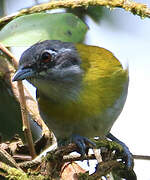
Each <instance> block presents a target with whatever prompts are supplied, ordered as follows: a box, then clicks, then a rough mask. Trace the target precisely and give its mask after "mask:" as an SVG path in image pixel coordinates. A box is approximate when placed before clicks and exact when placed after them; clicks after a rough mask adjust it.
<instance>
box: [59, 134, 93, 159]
mask: <svg viewBox="0 0 150 180" xmlns="http://www.w3.org/2000/svg"><path fill="white" fill-rule="evenodd" d="M69 143H75V144H76V145H77V147H78V150H77V152H78V153H80V154H81V156H82V157H83V156H84V155H85V154H87V152H88V150H89V148H90V147H91V148H92V147H94V146H96V144H95V143H94V142H92V141H91V140H90V139H88V138H86V137H83V136H80V135H76V134H74V135H72V136H71V138H70V139H69V140H68V139H59V140H58V146H66V145H68V144H69Z"/></svg>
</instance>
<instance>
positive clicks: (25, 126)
mask: <svg viewBox="0 0 150 180" xmlns="http://www.w3.org/2000/svg"><path fill="white" fill-rule="evenodd" d="M0 49H1V50H2V51H3V52H4V53H5V54H7V55H8V56H9V57H11V58H12V61H13V64H14V66H15V67H17V60H16V58H15V57H14V56H13V54H12V53H11V52H10V51H9V50H8V49H7V48H6V47H5V46H4V45H3V44H1V43H0ZM17 83H18V91H19V100H20V107H21V115H22V122H23V131H24V133H25V138H26V140H27V143H28V146H29V151H30V154H31V156H32V158H35V157H36V153H35V149H34V144H33V139H32V134H31V129H30V125H29V121H28V117H27V107H26V101H25V96H24V90H23V85H22V82H21V81H18V82H17Z"/></svg>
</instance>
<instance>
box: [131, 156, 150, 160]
mask: <svg viewBox="0 0 150 180" xmlns="http://www.w3.org/2000/svg"><path fill="white" fill-rule="evenodd" d="M133 158H134V159H139V160H150V156H145V155H133Z"/></svg>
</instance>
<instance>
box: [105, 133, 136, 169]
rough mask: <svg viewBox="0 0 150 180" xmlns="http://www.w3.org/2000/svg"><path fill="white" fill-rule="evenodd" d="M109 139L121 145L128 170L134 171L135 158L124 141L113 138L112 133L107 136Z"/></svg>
mask: <svg viewBox="0 0 150 180" xmlns="http://www.w3.org/2000/svg"><path fill="white" fill-rule="evenodd" d="M107 138H109V139H111V140H112V141H114V142H116V143H118V144H120V145H121V146H122V147H123V151H124V152H123V156H124V158H125V162H126V165H127V168H128V169H132V168H133V164H134V163H133V157H132V154H131V152H130V150H129V148H128V147H127V146H126V144H125V143H123V142H122V141H120V140H119V139H117V138H116V137H115V136H113V135H112V134H111V133H109V134H108V135H107Z"/></svg>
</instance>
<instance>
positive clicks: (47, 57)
mask: <svg viewBox="0 0 150 180" xmlns="http://www.w3.org/2000/svg"><path fill="white" fill-rule="evenodd" d="M51 58H52V56H51V54H50V53H48V52H44V53H43V54H42V56H41V60H42V62H44V63H47V62H50V61H51Z"/></svg>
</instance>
